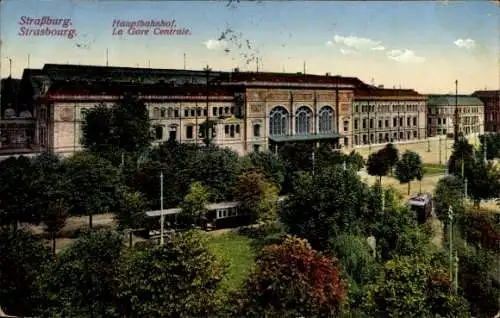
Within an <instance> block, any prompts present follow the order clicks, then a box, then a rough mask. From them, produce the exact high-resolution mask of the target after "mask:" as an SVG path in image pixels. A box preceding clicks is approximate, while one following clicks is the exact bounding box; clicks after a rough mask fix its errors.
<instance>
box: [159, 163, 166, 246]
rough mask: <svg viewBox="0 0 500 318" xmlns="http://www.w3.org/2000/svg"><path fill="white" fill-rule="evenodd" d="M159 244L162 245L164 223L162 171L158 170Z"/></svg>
mask: <svg viewBox="0 0 500 318" xmlns="http://www.w3.org/2000/svg"><path fill="white" fill-rule="evenodd" d="M160 213H161V214H160V244H161V245H163V243H164V240H163V229H164V225H165V216H164V215H163V171H161V172H160Z"/></svg>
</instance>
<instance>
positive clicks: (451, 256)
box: [448, 205, 453, 282]
mask: <svg viewBox="0 0 500 318" xmlns="http://www.w3.org/2000/svg"><path fill="white" fill-rule="evenodd" d="M448 219H449V221H450V222H449V227H450V251H449V253H450V280H451V281H452V282H453V208H452V207H451V205H450V206H449V208H448Z"/></svg>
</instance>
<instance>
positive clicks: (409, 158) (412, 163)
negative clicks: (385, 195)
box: [396, 150, 423, 195]
mask: <svg viewBox="0 0 500 318" xmlns="http://www.w3.org/2000/svg"><path fill="white" fill-rule="evenodd" d="M422 169H423V168H422V160H421V159H420V156H419V155H418V153H415V152H412V151H408V150H407V151H406V152H405V153H404V154H403V155H402V156H401V160H399V161H398V163H397V164H396V178H397V179H398V180H399V182H401V183H407V184H408V195H409V194H410V187H411V181H413V180H415V179H416V178H417V176H418V175H419V173H420V171H421V170H422Z"/></svg>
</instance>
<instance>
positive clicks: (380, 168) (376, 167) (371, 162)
mask: <svg viewBox="0 0 500 318" xmlns="http://www.w3.org/2000/svg"><path fill="white" fill-rule="evenodd" d="M390 168H391V166H390V162H389V160H388V159H387V157H386V156H385V155H384V153H383V152H382V151H378V152H375V153H372V154H371V155H370V156H369V157H368V161H367V162H366V169H367V171H368V174H370V175H372V176H378V177H379V182H382V177H383V176H386V175H387V173H388V172H389V169H390Z"/></svg>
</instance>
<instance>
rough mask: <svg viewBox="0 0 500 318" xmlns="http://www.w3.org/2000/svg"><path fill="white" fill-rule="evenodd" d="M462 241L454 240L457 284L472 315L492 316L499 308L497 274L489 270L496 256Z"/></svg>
mask: <svg viewBox="0 0 500 318" xmlns="http://www.w3.org/2000/svg"><path fill="white" fill-rule="evenodd" d="M463 243H464V242H460V241H458V240H455V242H454V244H455V246H457V251H458V256H459V266H458V284H459V286H460V288H461V289H462V290H463V294H464V297H465V298H466V299H467V301H468V302H469V304H470V309H471V314H472V316H475V317H492V316H494V315H495V314H496V313H498V311H499V310H500V306H499V304H498V299H499V298H500V283H499V282H498V275H494V274H492V272H491V270H492V267H493V266H494V260H495V259H498V256H497V255H492V254H491V253H489V252H488V251H487V250H484V249H479V248H475V247H474V246H470V245H465V244H463Z"/></svg>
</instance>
